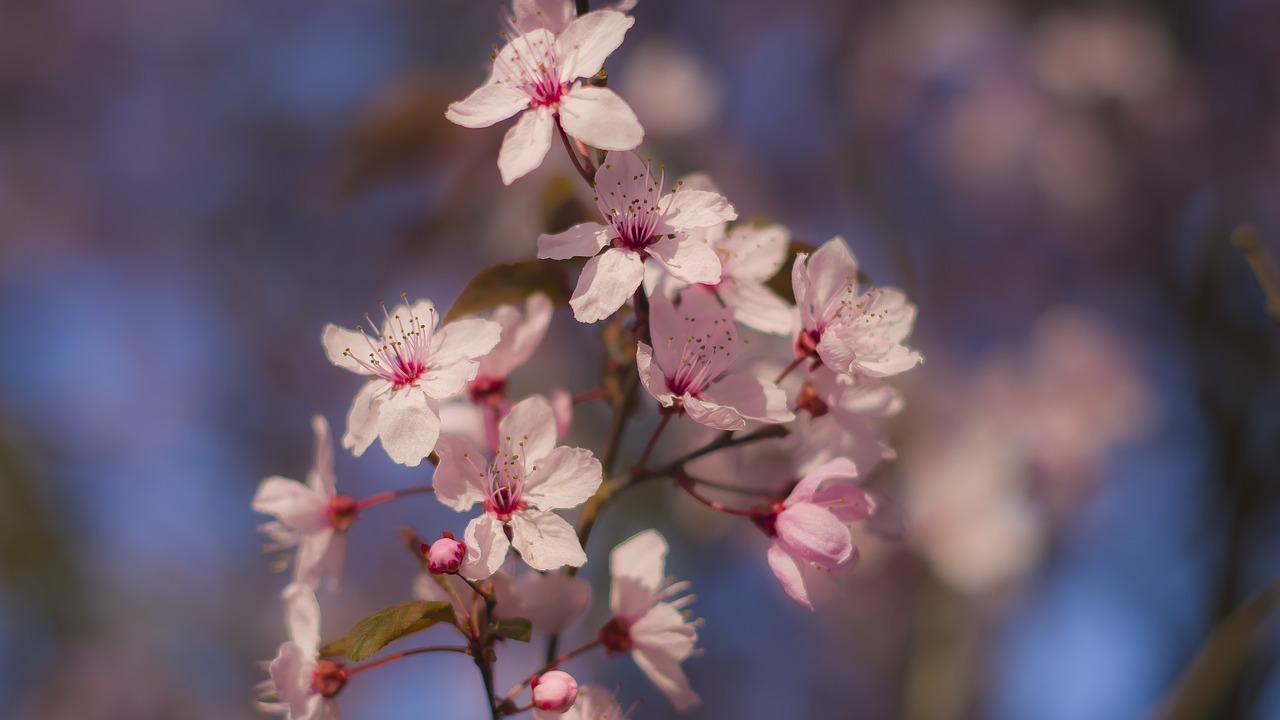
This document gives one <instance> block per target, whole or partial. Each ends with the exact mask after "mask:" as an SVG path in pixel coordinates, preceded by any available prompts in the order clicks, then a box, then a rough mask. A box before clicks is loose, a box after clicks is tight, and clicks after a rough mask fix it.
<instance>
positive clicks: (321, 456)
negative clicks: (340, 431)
mask: <svg viewBox="0 0 1280 720" xmlns="http://www.w3.org/2000/svg"><path fill="white" fill-rule="evenodd" d="M311 431H312V433H314V434H315V436H316V445H315V462H314V464H313V465H312V466H311V472H310V473H309V474H308V475H307V485H308V486H310V487H311V489H312V490H314V491H315V492H317V493H319V494H320V495H321V496H323V497H333V496H334V495H336V494H337V488H336V483H337V479H336V478H335V477H334V476H333V433H332V432H331V431H330V430H329V421H328V420H326V419H325V417H324V416H323V415H318V414H317V415H312V416H311Z"/></svg>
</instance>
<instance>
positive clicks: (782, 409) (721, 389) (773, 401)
mask: <svg viewBox="0 0 1280 720" xmlns="http://www.w3.org/2000/svg"><path fill="white" fill-rule="evenodd" d="M702 399H703V401H705V402H709V403H716V404H718V405H724V406H726V407H731V408H733V409H734V410H735V411H737V412H738V414H740V415H742V416H743V417H745V418H747V419H749V420H759V421H760V422H767V423H782V422H789V421H791V420H794V419H795V417H796V416H795V413H792V412H791V411H790V410H788V409H787V394H786V393H785V392H783V391H782V388H780V387H778V386H777V385H775V384H773V383H772V382H770V381H768V380H762V379H760V378H758V377H756V376H754V375H751V374H749V373H731V374H729V375H725V376H724V378H723V379H721V380H720V381H718V382H715V383H712V385H711V387H708V388H707V389H706V391H704V392H703V393H702Z"/></svg>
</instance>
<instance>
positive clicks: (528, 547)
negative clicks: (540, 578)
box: [511, 510, 587, 571]
mask: <svg viewBox="0 0 1280 720" xmlns="http://www.w3.org/2000/svg"><path fill="white" fill-rule="evenodd" d="M511 530H512V535H511V544H512V545H514V546H515V548H516V550H518V551H520V557H521V558H523V559H524V561H525V562H526V563H527V564H528V565H529V567H531V568H533V569H534V570H542V571H549V570H556V569H559V568H561V567H564V566H565V565H572V566H573V567H581V566H582V564H583V563H585V562H586V561H587V554H586V553H584V552H583V551H582V544H581V543H580V542H578V534H577V533H576V532H574V530H573V526H572V525H570V524H569V523H568V522H567V521H566V520H565V519H564V518H562V517H560V516H559V515H556V514H555V513H550V512H540V511H537V510H522V511H520V512H517V513H515V514H514V515H512V516H511Z"/></svg>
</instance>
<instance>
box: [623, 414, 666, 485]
mask: <svg viewBox="0 0 1280 720" xmlns="http://www.w3.org/2000/svg"><path fill="white" fill-rule="evenodd" d="M673 417H675V415H674V414H673V413H663V414H662V421H661V422H659V423H658V427H656V428H654V429H653V434H652V435H650V436H649V442H648V443H646V444H645V446H644V451H643V452H641V453H640V459H639V460H636V464H635V465H633V466H632V467H631V476H632V477H639V476H640V475H641V474H642V473H643V472H644V466H645V463H647V462H649V455H650V454H652V453H653V447H654V446H655V445H657V444H658V437H659V436H661V435H662V431H663V430H665V429H666V428H667V423H669V422H671V418H673Z"/></svg>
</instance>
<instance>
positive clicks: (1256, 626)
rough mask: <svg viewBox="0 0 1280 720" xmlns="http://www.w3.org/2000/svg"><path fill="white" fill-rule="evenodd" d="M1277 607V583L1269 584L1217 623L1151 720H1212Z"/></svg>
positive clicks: (1279, 599)
mask: <svg viewBox="0 0 1280 720" xmlns="http://www.w3.org/2000/svg"><path fill="white" fill-rule="evenodd" d="M1278 605H1280V582H1277V583H1273V584H1271V585H1269V586H1268V587H1267V588H1266V589H1265V590H1263V591H1262V592H1260V593H1258V594H1257V595H1255V596H1254V597H1253V598H1251V599H1250V600H1249V601H1248V602H1246V603H1245V604H1244V605H1241V606H1240V608H1239V609H1238V610H1236V611H1235V612H1233V613H1231V614H1230V615H1228V616H1227V617H1226V618H1224V619H1223V620H1222V622H1220V623H1218V626H1217V627H1215V628H1214V629H1213V632H1211V633H1209V638H1208V639H1207V640H1205V643H1204V645H1203V646H1202V647H1201V648H1200V652H1199V653H1197V654H1196V658H1195V660H1194V661H1192V663H1191V666H1190V667H1189V668H1187V671H1186V673H1184V674H1183V676H1182V679H1181V680H1179V681H1178V684H1177V685H1176V686H1175V687H1174V688H1173V691H1172V692H1170V694H1169V696H1168V697H1167V698H1166V699H1165V702H1164V704H1163V705H1162V706H1161V708H1160V711H1159V712H1158V713H1157V714H1156V715H1155V717H1157V718H1160V720H1196V719H1198V718H1211V717H1216V716H1215V714H1214V711H1215V709H1216V708H1217V706H1218V705H1219V704H1220V703H1221V701H1222V699H1223V697H1224V696H1225V695H1226V694H1227V693H1228V692H1230V690H1231V688H1232V686H1233V685H1234V683H1235V680H1236V679H1237V678H1238V677H1239V675H1240V673H1241V672H1242V671H1243V670H1244V668H1245V665H1246V664H1247V663H1248V662H1249V657H1250V656H1251V655H1253V651H1254V649H1255V647H1256V646H1257V644H1258V641H1259V639H1260V638H1261V636H1262V630H1263V624H1264V623H1265V622H1266V620H1267V618H1268V617H1270V615H1271V613H1272V611H1274V610H1275V609H1276V607H1277V606H1278Z"/></svg>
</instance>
